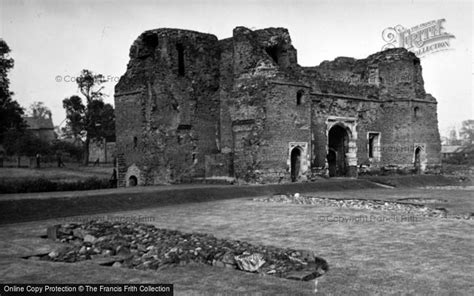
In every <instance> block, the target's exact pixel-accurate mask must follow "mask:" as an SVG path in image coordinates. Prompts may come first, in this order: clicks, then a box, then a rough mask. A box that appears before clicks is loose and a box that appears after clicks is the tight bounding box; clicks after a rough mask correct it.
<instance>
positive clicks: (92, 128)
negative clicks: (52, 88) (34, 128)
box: [63, 70, 115, 165]
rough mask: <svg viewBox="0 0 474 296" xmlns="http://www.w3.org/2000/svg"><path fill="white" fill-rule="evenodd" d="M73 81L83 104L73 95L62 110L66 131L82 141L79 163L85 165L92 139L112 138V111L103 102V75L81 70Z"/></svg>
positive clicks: (113, 125)
mask: <svg viewBox="0 0 474 296" xmlns="http://www.w3.org/2000/svg"><path fill="white" fill-rule="evenodd" d="M76 82H77V86H78V88H79V91H80V92H81V94H82V95H83V96H84V97H85V99H86V102H85V104H84V103H83V102H82V99H81V97H79V96H75V95H74V96H71V97H69V98H66V99H64V100H63V107H64V109H66V119H67V127H68V130H69V131H70V133H71V134H72V135H73V136H74V137H76V138H80V139H82V140H83V142H84V153H83V157H84V161H83V163H84V164H85V165H87V164H88V162H89V144H90V141H91V140H92V139H95V140H101V139H109V140H110V139H114V138H115V116H114V108H113V107H112V105H110V104H105V103H104V102H103V97H104V96H105V95H104V94H103V93H102V90H103V88H104V87H103V86H102V83H104V82H105V79H104V76H102V75H101V74H94V73H93V72H92V71H89V70H82V72H81V75H80V77H78V78H77V80H76Z"/></svg>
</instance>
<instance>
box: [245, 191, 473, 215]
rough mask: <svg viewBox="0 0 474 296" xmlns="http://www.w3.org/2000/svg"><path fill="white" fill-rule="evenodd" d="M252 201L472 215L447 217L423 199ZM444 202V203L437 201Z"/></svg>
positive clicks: (297, 197)
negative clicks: (399, 200) (401, 200)
mask: <svg viewBox="0 0 474 296" xmlns="http://www.w3.org/2000/svg"><path fill="white" fill-rule="evenodd" d="M253 200H255V201H259V202H282V203H291V204H308V205H317V206H321V207H336V208H353V209H361V210H378V211H394V212H401V213H402V214H407V215H412V216H420V217H435V218H454V219H472V217H473V215H472V213H468V214H465V215H449V216H448V212H447V211H446V209H444V208H432V207H427V206H425V205H424V204H428V203H430V204H432V203H434V202H433V200H432V199H428V200H426V202H424V201H423V199H417V200H416V201H415V200H412V201H411V202H410V203H408V202H407V201H410V200H404V201H403V202H394V201H384V200H365V199H334V198H327V197H314V196H302V195H300V194H298V193H296V194H293V195H291V194H288V195H284V194H280V195H273V196H270V197H258V198H254V199H253ZM437 202H440V203H441V202H444V201H441V200H439V201H437Z"/></svg>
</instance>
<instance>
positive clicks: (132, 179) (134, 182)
mask: <svg viewBox="0 0 474 296" xmlns="http://www.w3.org/2000/svg"><path fill="white" fill-rule="evenodd" d="M137 184H138V180H137V177H135V176H130V178H128V186H129V187H135V186H137Z"/></svg>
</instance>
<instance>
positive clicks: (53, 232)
mask: <svg viewBox="0 0 474 296" xmlns="http://www.w3.org/2000/svg"><path fill="white" fill-rule="evenodd" d="M60 227H61V225H53V226H49V227H48V228H47V229H46V233H47V236H48V239H50V240H57V239H58V230H59V228H60Z"/></svg>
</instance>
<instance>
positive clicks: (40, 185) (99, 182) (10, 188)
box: [0, 177, 116, 193]
mask: <svg viewBox="0 0 474 296" xmlns="http://www.w3.org/2000/svg"><path fill="white" fill-rule="evenodd" d="M115 187H116V185H112V184H111V183H110V181H109V180H107V179H99V178H96V177H92V178H88V179H85V180H80V181H74V182H53V181H50V180H48V179H45V178H26V179H7V180H1V181H0V193H28V192H51V191H76V190H94V189H106V188H115Z"/></svg>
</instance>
